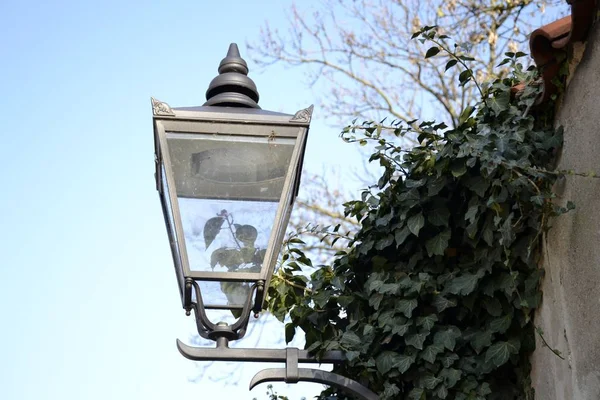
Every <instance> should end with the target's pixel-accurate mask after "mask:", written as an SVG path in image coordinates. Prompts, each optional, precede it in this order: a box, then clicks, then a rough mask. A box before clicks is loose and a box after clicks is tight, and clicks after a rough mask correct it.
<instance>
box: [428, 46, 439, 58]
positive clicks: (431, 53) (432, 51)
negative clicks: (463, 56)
mask: <svg viewBox="0 0 600 400" xmlns="http://www.w3.org/2000/svg"><path fill="white" fill-rule="evenodd" d="M439 52H440V48H439V47H437V46H433V47H430V48H429V50H427V53H425V58H429V57H433V56H435V55H436V54H438V53H439Z"/></svg>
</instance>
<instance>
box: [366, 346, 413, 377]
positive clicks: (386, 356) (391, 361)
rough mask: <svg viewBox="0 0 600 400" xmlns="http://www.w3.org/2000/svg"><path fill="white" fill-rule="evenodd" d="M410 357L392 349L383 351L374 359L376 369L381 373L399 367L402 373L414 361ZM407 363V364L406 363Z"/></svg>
mask: <svg viewBox="0 0 600 400" xmlns="http://www.w3.org/2000/svg"><path fill="white" fill-rule="evenodd" d="M410 360H411V357H407V356H405V355H403V354H399V353H396V352H393V351H384V352H382V353H381V354H380V355H379V356H377V358H376V359H375V365H376V366H377V370H378V371H379V373H381V374H384V375H385V374H387V373H388V372H390V370H391V369H392V368H399V369H400V372H402V373H404V372H406V370H408V368H409V367H410V365H411V364H412V363H413V362H414V359H413V360H412V361H410ZM407 364H408V365H407Z"/></svg>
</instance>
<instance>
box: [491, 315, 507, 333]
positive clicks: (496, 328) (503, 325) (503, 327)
mask: <svg viewBox="0 0 600 400" xmlns="http://www.w3.org/2000/svg"><path fill="white" fill-rule="evenodd" d="M511 323H512V315H510V314H506V315H503V316H502V317H499V318H495V319H493V320H492V321H491V322H490V330H491V331H492V332H493V333H504V332H506V331H507V330H508V328H510V324H511Z"/></svg>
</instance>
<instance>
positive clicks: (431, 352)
mask: <svg viewBox="0 0 600 400" xmlns="http://www.w3.org/2000/svg"><path fill="white" fill-rule="evenodd" d="M442 351H444V348H443V347H442V346H440V345H437V344H430V345H429V346H427V347H426V348H425V350H423V351H422V352H421V354H420V355H421V358H422V359H423V360H425V361H428V362H430V363H432V364H433V363H434V362H435V358H436V357H437V355H438V354H440V353H441V352H442Z"/></svg>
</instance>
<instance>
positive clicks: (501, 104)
mask: <svg viewBox="0 0 600 400" xmlns="http://www.w3.org/2000/svg"><path fill="white" fill-rule="evenodd" d="M487 104H488V106H489V107H490V108H491V109H492V110H493V111H494V113H496V115H499V114H500V113H501V112H502V111H505V110H506V109H508V106H509V104H510V92H509V91H506V92H501V93H496V94H495V95H494V96H492V97H490V99H489V100H488V102H487Z"/></svg>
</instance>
